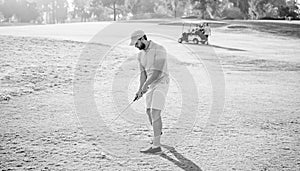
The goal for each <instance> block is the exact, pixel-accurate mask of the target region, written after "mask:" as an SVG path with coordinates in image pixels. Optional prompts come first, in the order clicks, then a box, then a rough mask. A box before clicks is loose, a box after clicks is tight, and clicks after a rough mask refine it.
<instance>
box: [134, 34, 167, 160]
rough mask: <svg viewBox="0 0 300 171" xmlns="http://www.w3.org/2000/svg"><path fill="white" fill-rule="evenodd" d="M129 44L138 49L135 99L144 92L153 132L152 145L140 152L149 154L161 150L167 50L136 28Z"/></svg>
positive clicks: (165, 93)
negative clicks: (138, 79)
mask: <svg viewBox="0 0 300 171" xmlns="http://www.w3.org/2000/svg"><path fill="white" fill-rule="evenodd" d="M130 45H131V46H133V45H134V46H135V47H136V48H138V49H139V50H140V53H139V54H138V62H139V66H140V71H141V75H140V86H139V90H138V92H137V93H136V99H140V98H141V97H142V96H143V95H144V94H146V113H147V115H148V118H149V121H150V124H151V125H152V127H153V132H154V134H153V144H152V146H151V147H149V148H147V149H145V150H141V151H140V152H141V153H150V154H151V153H157V152H161V147H160V146H161V144H160V137H161V134H162V120H161V112H162V110H163V109H164V104H165V101H166V95H167V92H168V88H169V74H168V68H167V52H166V49H165V48H164V47H163V46H161V45H159V44H157V43H155V42H153V41H151V40H147V36H146V35H145V33H144V31H142V30H137V31H135V32H133V33H132V34H131V43H130Z"/></svg>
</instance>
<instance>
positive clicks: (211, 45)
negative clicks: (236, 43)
mask: <svg viewBox="0 0 300 171" xmlns="http://www.w3.org/2000/svg"><path fill="white" fill-rule="evenodd" d="M187 44H188V45H194V46H206V47H212V48H219V49H225V50H229V51H240V52H245V51H246V50H244V49H237V48H230V47H224V46H218V45H213V44H208V45H206V44H194V43H187Z"/></svg>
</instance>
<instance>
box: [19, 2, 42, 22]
mask: <svg viewBox="0 0 300 171" xmlns="http://www.w3.org/2000/svg"><path fill="white" fill-rule="evenodd" d="M14 13H15V15H16V17H17V19H18V20H19V21H20V22H30V21H33V20H36V19H37V18H38V17H39V15H40V14H39V12H38V10H37V5H36V3H35V2H28V1H26V0H21V1H19V2H18V3H17V6H16V11H15V12H14Z"/></svg>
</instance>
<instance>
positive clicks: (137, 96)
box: [133, 89, 143, 101]
mask: <svg viewBox="0 0 300 171" xmlns="http://www.w3.org/2000/svg"><path fill="white" fill-rule="evenodd" d="M142 96H143V93H142V90H141V89H140V90H139V91H138V92H137V93H136V94H135V98H134V100H133V101H136V100H138V99H140V98H141V97H142Z"/></svg>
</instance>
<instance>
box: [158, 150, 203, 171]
mask: <svg viewBox="0 0 300 171" xmlns="http://www.w3.org/2000/svg"><path fill="white" fill-rule="evenodd" d="M162 147H164V148H166V149H167V150H168V151H169V152H170V153H172V154H173V155H174V156H175V157H176V159H177V160H176V159H174V158H171V157H170V156H168V155H167V154H165V153H164V152H163V153H161V154H160V157H162V158H164V159H167V160H169V161H170V162H173V163H174V164H175V165H176V166H178V167H180V168H181V169H183V170H185V171H202V169H201V168H200V167H199V166H197V165H196V164H195V163H194V162H192V161H191V160H189V159H187V158H185V157H184V156H183V155H181V154H180V153H178V152H177V151H176V150H175V148H174V147H170V146H167V145H162Z"/></svg>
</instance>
